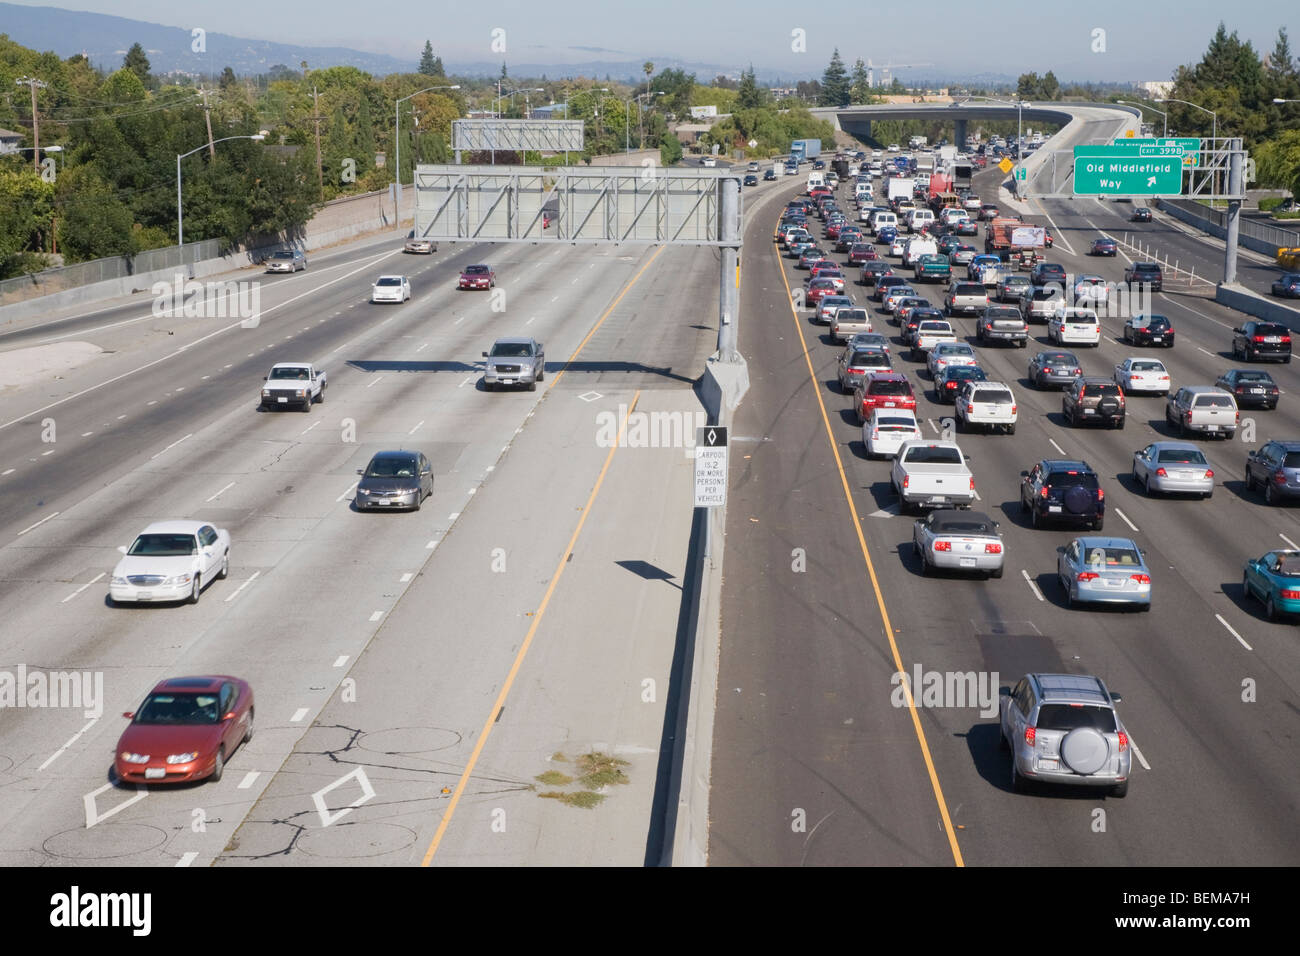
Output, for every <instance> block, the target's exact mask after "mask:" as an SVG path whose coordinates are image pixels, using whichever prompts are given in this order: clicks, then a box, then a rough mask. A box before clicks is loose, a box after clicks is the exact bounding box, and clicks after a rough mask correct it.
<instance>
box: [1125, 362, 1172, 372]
mask: <svg viewBox="0 0 1300 956" xmlns="http://www.w3.org/2000/svg"><path fill="white" fill-rule="evenodd" d="M1131 368H1132V370H1133V371H1134V372H1163V371H1164V370H1165V367H1164V366H1163V365H1161V364H1160V363H1159V362H1134V363H1133V365H1132V366H1131Z"/></svg>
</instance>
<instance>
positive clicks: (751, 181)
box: [745, 175, 758, 186]
mask: <svg viewBox="0 0 1300 956" xmlns="http://www.w3.org/2000/svg"><path fill="white" fill-rule="evenodd" d="M745 185H746V186H757V185H758V177H757V176H754V175H749V176H746V177H745Z"/></svg>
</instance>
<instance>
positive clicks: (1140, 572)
mask: <svg viewBox="0 0 1300 956" xmlns="http://www.w3.org/2000/svg"><path fill="white" fill-rule="evenodd" d="M1060 551H1061V554H1060V557H1059V558H1058V559H1057V562H1056V577H1057V580H1059V581H1060V582H1061V588H1062V590H1064V591H1065V603H1066V605H1067V606H1069V607H1077V606H1078V605H1079V604H1081V603H1084V602H1088V603H1092V602H1097V603H1104V604H1136V605H1137V607H1138V610H1140V611H1149V610H1151V571H1150V569H1149V568H1148V567H1147V563H1146V560H1145V559H1144V558H1143V557H1142V551H1141V549H1139V548H1138V546H1137V544H1136V543H1134V542H1133V541H1132V540H1131V539H1129V538H1105V537H1102V536H1100V535H1096V536H1093V535H1089V536H1087V537H1082V538H1075V539H1074V540H1073V541H1071V542H1070V543H1069V544H1067V545H1065V547H1063V548H1061V549H1060Z"/></svg>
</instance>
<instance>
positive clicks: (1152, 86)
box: [1137, 80, 1174, 100]
mask: <svg viewBox="0 0 1300 956" xmlns="http://www.w3.org/2000/svg"><path fill="white" fill-rule="evenodd" d="M1137 88H1138V89H1139V90H1141V91H1142V95H1143V96H1146V97H1147V98H1149V99H1153V100H1156V99H1162V98H1164V97H1166V96H1168V95H1169V94H1170V93H1172V92H1173V91H1174V83H1173V80H1148V81H1146V82H1144V83H1138V84H1137Z"/></svg>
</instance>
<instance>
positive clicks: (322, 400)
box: [316, 385, 325, 405]
mask: <svg viewBox="0 0 1300 956" xmlns="http://www.w3.org/2000/svg"><path fill="white" fill-rule="evenodd" d="M316 404H317V405H324V404H325V386H324V385H322V386H321V387H320V393H319V394H318V395H317V396H316Z"/></svg>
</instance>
